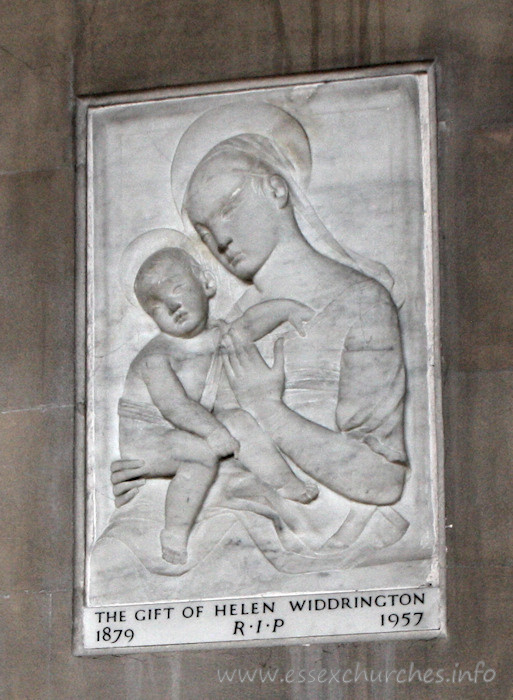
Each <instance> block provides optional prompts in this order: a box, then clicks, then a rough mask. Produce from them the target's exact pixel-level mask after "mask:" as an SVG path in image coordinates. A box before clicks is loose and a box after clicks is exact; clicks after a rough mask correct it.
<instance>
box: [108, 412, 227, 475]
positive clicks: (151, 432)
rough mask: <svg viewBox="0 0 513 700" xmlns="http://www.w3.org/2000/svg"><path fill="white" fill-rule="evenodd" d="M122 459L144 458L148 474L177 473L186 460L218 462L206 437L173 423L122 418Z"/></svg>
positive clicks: (120, 447)
mask: <svg viewBox="0 0 513 700" xmlns="http://www.w3.org/2000/svg"><path fill="white" fill-rule="evenodd" d="M119 451H120V454H121V459H136V460H142V461H143V462H144V465H145V476H147V477H158V476H173V475H174V474H175V473H176V471H177V470H178V468H179V467H180V465H181V464H182V463H183V462H199V463H200V464H204V465H206V466H209V467H214V466H215V465H216V464H217V459H216V456H215V455H214V453H213V452H212V450H211V449H210V448H209V446H208V445H207V443H206V441H205V440H203V439H202V438H200V437H198V436H196V435H192V434H191V433H187V432H185V431H183V430H175V429H174V428H172V427H170V426H169V424H167V423H165V422H164V421H162V424H158V423H147V422H145V421H139V420H134V419H133V418H125V417H121V418H120V421H119Z"/></svg>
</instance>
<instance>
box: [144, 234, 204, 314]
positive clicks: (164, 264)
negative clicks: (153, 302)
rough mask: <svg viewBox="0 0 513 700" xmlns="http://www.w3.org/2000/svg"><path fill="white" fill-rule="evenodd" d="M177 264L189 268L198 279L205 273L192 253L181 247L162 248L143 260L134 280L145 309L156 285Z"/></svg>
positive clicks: (182, 267) (181, 267)
mask: <svg viewBox="0 0 513 700" xmlns="http://www.w3.org/2000/svg"><path fill="white" fill-rule="evenodd" d="M177 266H178V267H179V268H180V269H182V270H183V269H186V270H188V271H189V272H190V273H191V275H193V276H194V277H195V278H196V279H198V280H200V279H201V276H202V274H203V273H204V270H203V268H202V267H201V265H199V264H198V262H197V261H196V260H194V258H193V257H192V255H189V253H187V252H186V251H185V250H182V249H181V248H162V249H161V250H157V252H156V253H153V255H150V257H149V258H147V259H146V260H145V261H144V262H143V264H142V265H141V267H140V268H139V271H138V272H137V275H136V277H135V282H134V292H135V296H136V297H137V301H138V302H139V304H140V305H141V306H142V308H143V309H145V308H146V305H147V304H148V301H149V300H150V298H151V296H152V292H153V290H154V289H155V287H156V286H157V285H158V284H159V283H160V282H162V280H164V279H166V278H167V277H168V276H169V273H170V272H171V271H172V270H173V269H176V267H177Z"/></svg>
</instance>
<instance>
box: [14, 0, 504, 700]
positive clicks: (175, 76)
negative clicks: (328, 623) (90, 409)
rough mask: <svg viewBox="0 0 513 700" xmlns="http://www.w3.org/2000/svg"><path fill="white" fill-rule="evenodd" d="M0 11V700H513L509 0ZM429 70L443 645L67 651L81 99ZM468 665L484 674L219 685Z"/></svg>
mask: <svg viewBox="0 0 513 700" xmlns="http://www.w3.org/2000/svg"><path fill="white" fill-rule="evenodd" d="M0 17H1V22H0V85H1V95H2V99H1V100H0V124H1V128H0V240H1V241H2V255H1V257H0V266H1V276H0V288H1V290H2V307H1V312H0V324H1V326H0V327H1V333H0V344H1V355H0V356H1V358H2V364H1V366H0V450H1V452H0V454H1V459H0V470H1V471H0V473H1V484H2V500H1V507H2V515H3V517H2V521H3V530H4V531H3V534H2V539H1V544H0V615H1V622H0V650H1V666H0V696H1V697H5V698H15V699H17V700H18V699H19V700H22V699H23V700H25V699H34V700H42V699H46V698H48V699H51V700H60V699H61V698H87V699H89V698H91V699H96V698H98V699H100V698H102V699H103V698H106V697H109V696H110V697H113V698H116V699H118V698H120V699H121V698H127V699H130V700H136V699H138V698H144V699H145V700H150V699H152V698H159V699H160V698H173V699H174V698H177V699H178V698H180V699H182V698H184V699H185V698H209V700H210V699H215V698H223V700H224V699H226V698H241V697H244V698H248V699H250V698H271V697H272V698H274V697H280V698H281V697H283V698H288V697H290V698H297V699H300V698H301V699H302V698H316V699H317V698H319V699H321V698H336V697H347V698H358V699H359V700H360V699H363V698H371V697H373V698H385V697H386V698H412V699H413V698H414V699H415V700H418V699H421V698H432V697H435V696H436V697H443V698H445V697H447V698H449V697H464V698H479V699H481V698H483V697H493V698H501V699H502V698H506V697H510V696H511V694H512V693H513V672H512V670H511V669H512V662H513V652H512V645H511V633H510V626H511V623H512V620H513V602H512V593H511V592H512V591H513V570H512V561H513V558H512V557H513V555H512V544H513V534H512V533H513V508H512V507H511V502H512V501H513V478H512V474H511V462H512V457H513V431H512V430H511V426H512V424H513V372H512V369H513V275H512V268H513V2H511V0H472V1H469V0H390V1H386V0H76V1H75V2H72V0H9V2H7V0H2V2H1V3H0ZM424 59H434V60H435V61H436V64H437V77H438V95H437V99H438V120H439V193H440V197H439V198H440V236H441V264H442V339H443V355H444V419H445V439H446V499H447V504H446V514H447V526H448V528H447V545H448V565H447V578H448V626H449V637H448V639H446V640H435V641H430V642H423V641H422V642H419V641H417V642H382V643H379V644H376V643H369V644H366V643H358V644H346V645H336V644H330V645H313V646H310V647H274V648H258V649H247V650H243V649H241V650H230V651H209V652H205V651H202V652H186V653H170V654H140V655H135V656H125V657H123V656H119V657H102V658H96V659H95V658H75V657H73V656H72V655H71V625H72V616H71V597H72V593H71V591H72V539H73V513H72V491H73V474H72V471H73V468H72V463H73V401H74V399H73V354H74V351H73V343H74V331H73V326H74V320H73V295H74V289H73V286H74V263H73V248H74V220H73V217H74V155H73V154H74V150H73V149H74V144H73V112H74V96H75V95H86V94H99V93H107V92H119V91H127V90H137V89H142V88H154V87H161V86H174V85H183V84H193V83H197V82H206V81H214V80H225V79H230V78H246V77H254V76H269V75H281V74H286V73H294V72H304V71H311V70H325V69H334V68H345V67H353V66H365V65H373V64H382V63H392V62H398V61H417V60H424ZM481 659H482V660H484V661H485V662H486V666H487V667H489V668H494V669H495V670H496V673H497V679H496V680H495V681H494V682H493V683H490V684H473V683H469V682H464V683H462V684H461V685H454V686H453V685H452V684H447V685H444V686H443V687H442V686H438V687H437V688H434V687H433V686H430V685H423V684H419V683H418V682H413V683H411V684H408V683H405V684H388V685H381V686H378V685H377V684H371V683H369V684H366V683H365V682H360V683H359V684H357V685H348V686H342V685H335V684H334V683H332V684H329V685H328V684H325V685H323V684H306V683H304V684H290V685H289V684H285V683H284V684H282V685H276V684H275V685H272V684H270V683H269V682H268V683H264V684H262V683H261V682H259V681H258V680H255V681H254V682H253V683H249V682H246V683H245V684H244V685H241V684H239V683H232V684H227V683H226V682H225V683H224V684H220V683H219V682H218V678H217V670H218V669H233V668H240V669H254V668H256V667H261V668H262V669H273V668H276V667H279V668H280V669H281V671H282V672H283V673H285V672H286V671H287V670H288V669H289V668H295V669H299V668H304V669H313V670H314V671H319V670H321V669H322V668H325V669H328V670H330V669H333V670H336V669H338V668H346V667H352V668H354V667H355V664H356V663H357V662H359V663H360V664H361V666H362V667H363V666H366V667H367V668H368V669H370V668H374V669H376V670H379V669H384V668H385V667H387V668H389V669H390V668H394V667H395V668H401V667H404V668H406V669H409V667H410V663H414V664H415V667H416V668H419V669H424V670H425V669H427V668H435V669H436V668H442V667H443V668H445V669H448V670H450V671H452V669H454V668H455V667H456V666H455V664H456V663H459V664H460V667H461V668H466V669H470V670H473V669H474V666H475V664H476V662H477V661H479V660H481ZM257 678H258V677H257ZM442 691H444V692H442Z"/></svg>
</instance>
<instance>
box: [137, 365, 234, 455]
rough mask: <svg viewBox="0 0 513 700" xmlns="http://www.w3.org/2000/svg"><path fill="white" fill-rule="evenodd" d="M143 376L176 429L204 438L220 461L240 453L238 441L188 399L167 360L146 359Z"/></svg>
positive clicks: (160, 409)
mask: <svg viewBox="0 0 513 700" xmlns="http://www.w3.org/2000/svg"><path fill="white" fill-rule="evenodd" d="M141 374H142V377H143V379H144V382H145V383H146V386H147V387H148V391H149V393H150V396H151V399H152V401H153V403H154V404H155V406H156V407H157V408H158V409H159V411H160V412H161V413H162V415H163V416H164V418H165V419H166V420H168V421H169V422H170V423H172V424H173V425H174V426H175V428H179V429H181V430H185V431H187V432H190V433H194V434H195V435H198V436H199V437H202V438H205V440H206V441H207V443H208V445H209V447H210V448H211V449H212V450H213V452H214V453H215V454H216V455H217V456H218V457H219V458H221V457H228V456H230V455H233V454H237V453H238V450H239V443H238V442H237V440H235V439H234V438H233V437H232V436H231V435H230V433H229V432H228V430H227V429H226V428H225V427H224V425H222V424H221V423H220V422H219V421H218V420H217V418H215V417H214V416H213V415H212V414H211V413H210V412H209V411H207V409H206V408H204V407H203V406H202V405H201V404H199V403H198V402H197V401H193V400H192V399H190V398H189V397H188V396H187V394H186V393H185V389H184V388H183V386H182V383H181V382H180V380H179V379H178V377H177V375H176V373H175V371H174V370H173V368H172V367H171V365H170V364H169V361H168V359H167V358H166V357H165V356H163V355H152V356H149V357H147V358H145V359H144V360H143V362H142V364H141Z"/></svg>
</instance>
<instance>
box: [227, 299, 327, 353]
mask: <svg viewBox="0 0 513 700" xmlns="http://www.w3.org/2000/svg"><path fill="white" fill-rule="evenodd" d="M313 315H314V311H313V310H312V309H311V308H310V307H309V306H305V304H300V303H299V302H298V301H292V299H272V300H271V301H263V302H261V303H260V304H255V305H254V306H250V307H249V309H247V310H246V311H245V312H244V313H243V314H242V316H240V317H239V318H237V319H236V320H235V321H233V322H232V323H231V324H230V328H231V330H233V331H235V332H236V333H239V334H240V335H242V336H243V337H244V338H246V339H247V340H249V341H250V342H252V343H254V342H255V341H257V340H260V338H263V337H264V335H267V334H268V333H271V331H273V330H274V329H275V328H278V326H279V325H281V324H282V323H285V321H289V323H291V324H292V325H293V326H294V328H295V329H296V330H297V332H298V333H299V334H300V335H304V330H303V323H306V322H307V321H309V320H310V319H311V318H312V316H313Z"/></svg>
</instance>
